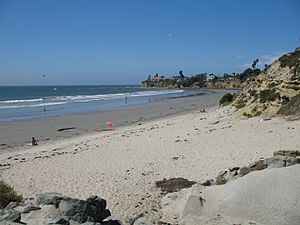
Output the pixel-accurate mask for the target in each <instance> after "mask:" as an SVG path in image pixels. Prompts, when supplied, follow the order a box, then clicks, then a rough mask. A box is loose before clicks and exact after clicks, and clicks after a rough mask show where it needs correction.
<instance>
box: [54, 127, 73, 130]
mask: <svg viewBox="0 0 300 225" xmlns="http://www.w3.org/2000/svg"><path fill="white" fill-rule="evenodd" d="M73 129H76V127H64V128H60V129H58V130H57V131H65V130H73Z"/></svg>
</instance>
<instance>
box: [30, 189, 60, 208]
mask: <svg viewBox="0 0 300 225" xmlns="http://www.w3.org/2000/svg"><path fill="white" fill-rule="evenodd" d="M62 199H64V196H63V195H61V194H59V193H53V192H51V193H44V194H40V195H38V197H37V200H36V204H37V205H54V206H55V207H56V208H58V205H59V203H60V201H61V200H62Z"/></svg>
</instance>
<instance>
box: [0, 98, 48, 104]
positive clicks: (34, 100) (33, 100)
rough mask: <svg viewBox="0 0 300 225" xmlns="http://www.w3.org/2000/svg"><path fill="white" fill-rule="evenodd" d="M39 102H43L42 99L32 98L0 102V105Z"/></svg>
mask: <svg viewBox="0 0 300 225" xmlns="http://www.w3.org/2000/svg"><path fill="white" fill-rule="evenodd" d="M41 101H43V99H42V98H34V99H16V100H5V101H0V103H2V104H9V103H22V102H41Z"/></svg>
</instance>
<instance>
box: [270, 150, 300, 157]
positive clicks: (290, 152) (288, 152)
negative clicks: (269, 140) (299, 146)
mask: <svg viewBox="0 0 300 225" xmlns="http://www.w3.org/2000/svg"><path fill="white" fill-rule="evenodd" d="M273 155H274V156H277V155H281V156H291V157H296V156H300V152H299V151H293V150H279V151H275V152H274V153H273Z"/></svg>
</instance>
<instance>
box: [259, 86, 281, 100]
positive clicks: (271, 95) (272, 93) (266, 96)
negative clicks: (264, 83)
mask: <svg viewBox="0 0 300 225" xmlns="http://www.w3.org/2000/svg"><path fill="white" fill-rule="evenodd" d="M259 97H260V102H261V103H265V102H267V101H272V102H273V101H275V100H276V99H278V98H280V94H279V92H276V89H275V88H273V89H266V90H262V91H261V92H260V93H259Z"/></svg>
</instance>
